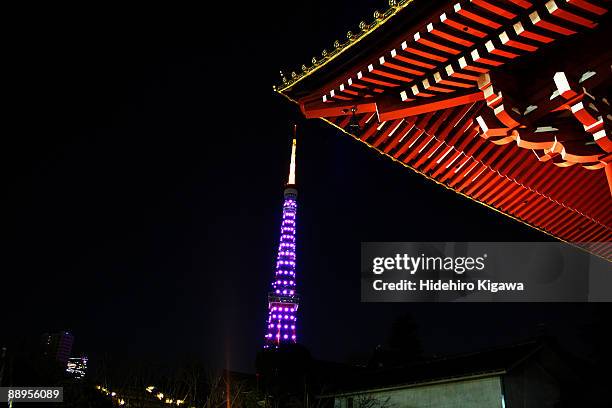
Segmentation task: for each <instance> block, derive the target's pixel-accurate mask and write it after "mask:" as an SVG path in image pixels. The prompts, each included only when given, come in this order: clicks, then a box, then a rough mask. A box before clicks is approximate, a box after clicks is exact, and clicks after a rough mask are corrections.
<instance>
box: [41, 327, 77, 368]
mask: <svg viewBox="0 0 612 408" xmlns="http://www.w3.org/2000/svg"><path fill="white" fill-rule="evenodd" d="M73 343H74V336H73V335H72V334H71V333H70V332H68V331H61V332H58V333H45V334H43V335H42V338H41V345H42V350H43V354H44V355H45V356H47V357H49V358H51V359H53V360H55V361H57V362H59V363H61V364H62V365H66V363H67V362H68V358H69V357H70V353H72V344H73Z"/></svg>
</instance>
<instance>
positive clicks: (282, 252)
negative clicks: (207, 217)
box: [264, 127, 299, 348]
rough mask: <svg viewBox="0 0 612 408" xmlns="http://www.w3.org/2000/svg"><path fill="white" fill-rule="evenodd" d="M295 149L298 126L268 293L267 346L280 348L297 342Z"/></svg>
mask: <svg viewBox="0 0 612 408" xmlns="http://www.w3.org/2000/svg"><path fill="white" fill-rule="evenodd" d="M295 150H296V141H295V127H294V136H293V144H292V147H291V164H290V166H289V179H288V181H287V185H286V187H285V194H284V196H285V201H284V203H283V220H282V223H281V234H280V243H279V245H278V255H277V257H276V271H275V273H274V280H273V281H272V291H271V292H269V294H268V321H267V330H266V336H265V345H264V348H276V347H278V346H280V345H281V344H291V343H296V342H297V334H296V326H297V309H298V306H299V296H298V294H297V291H296V276H295V227H296V224H295V221H296V214H297V189H296V186H295Z"/></svg>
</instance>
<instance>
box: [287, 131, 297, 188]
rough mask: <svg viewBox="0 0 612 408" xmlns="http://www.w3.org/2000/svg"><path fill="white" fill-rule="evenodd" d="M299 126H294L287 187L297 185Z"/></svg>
mask: <svg viewBox="0 0 612 408" xmlns="http://www.w3.org/2000/svg"><path fill="white" fill-rule="evenodd" d="M296 136H297V125H296V124H294V125H293V143H292V144H291V164H290V165H289V180H288V181H287V185H290V186H293V185H295V150H296Z"/></svg>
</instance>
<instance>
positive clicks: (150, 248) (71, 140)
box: [0, 0, 591, 371]
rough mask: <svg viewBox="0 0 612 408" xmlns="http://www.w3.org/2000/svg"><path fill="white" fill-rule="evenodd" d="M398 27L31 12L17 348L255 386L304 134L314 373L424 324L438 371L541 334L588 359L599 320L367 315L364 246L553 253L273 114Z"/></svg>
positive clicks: (5, 235) (289, 11) (308, 323)
mask: <svg viewBox="0 0 612 408" xmlns="http://www.w3.org/2000/svg"><path fill="white" fill-rule="evenodd" d="M32 7H34V6H32ZM54 7H57V5H54ZM147 7H150V6H147ZM385 7H386V1H382V0H377V1H369V2H355V1H345V0H343V1H333V2H332V1H319V2H282V3H278V4H267V5H266V3H265V2H256V3H251V4H250V5H249V6H247V7H246V8H243V7H241V6H240V5H238V4H229V3H228V4H226V5H222V4H219V5H217V6H211V7H210V8H208V9H198V10H195V9H192V10H190V9H173V10H169V9H156V10H153V9H149V8H142V9H131V10H127V9H123V8H114V9H110V8H109V9H104V8H101V6H100V8H91V9H86V8H84V6H83V5H81V6H79V8H77V9H72V8H65V9H57V8H53V9H51V8H49V9H30V10H21V11H19V12H15V14H14V16H13V17H14V21H16V22H17V23H18V24H17V26H18V28H17V29H15V30H14V31H13V32H12V33H11V36H10V38H9V39H8V41H9V43H10V47H9V48H10V55H11V57H10V58H8V57H7V58H5V64H8V65H9V68H10V69H9V71H10V74H5V76H4V81H5V85H8V88H10V92H9V95H10V97H9V98H8V99H7V100H8V101H9V104H10V108H9V110H8V111H5V115H7V117H8V118H9V119H10V121H11V122H14V123H15V124H16V126H15V127H13V128H12V130H10V131H8V132H5V133H4V135H3V138H2V149H1V153H0V154H1V155H2V158H1V160H0V161H1V166H2V172H1V174H2V175H1V177H2V186H3V188H2V193H3V194H2V196H3V197H2V202H3V203H4V204H5V206H4V210H3V211H2V218H1V224H0V225H1V226H2V227H1V230H2V234H1V237H2V242H1V244H2V250H3V252H4V254H3V255H2V264H1V265H2V266H1V269H2V283H1V284H0V292H1V294H0V299H1V300H0V310H1V311H2V319H1V320H2V324H1V325H0V327H1V328H0V340H2V339H8V340H11V339H16V338H25V337H29V338H37V336H39V335H40V334H41V333H43V332H45V331H48V330H52V331H53V330H60V329H70V330H72V331H73V333H74V335H75V338H76V343H75V348H76V349H77V350H78V351H86V352H103V351H109V352H123V353H131V354H138V353H150V354H153V355H159V356H160V358H162V357H163V358H170V359H172V358H179V357H181V356H183V355H185V354H187V353H192V354H196V355H198V356H201V357H202V358H203V359H205V360H207V361H210V362H212V363H220V362H221V359H222V358H223V357H224V356H226V355H229V366H230V367H232V368H234V369H237V370H243V371H253V363H254V357H255V352H256V351H257V350H258V349H259V348H260V347H261V346H262V344H263V335H264V322H265V318H266V315H267V310H266V293H267V291H268V289H269V283H270V280H271V278H272V276H273V271H274V263H275V251H276V249H277V245H278V235H279V226H280V218H281V205H282V190H283V183H284V182H285V180H286V176H287V169H288V160H289V151H290V150H289V149H290V134H291V132H290V129H291V123H293V122H295V121H297V123H298V126H299V128H298V133H299V141H298V164H297V172H298V173H297V180H298V181H297V183H298V189H299V198H298V203H299V209H298V232H297V234H298V237H297V245H298V285H299V291H300V292H301V294H302V304H301V306H300V308H301V316H300V326H299V332H298V335H299V338H300V340H301V342H302V343H303V344H305V345H306V346H307V347H308V348H309V349H310V350H311V352H312V354H313V355H314V356H315V357H317V358H322V359H329V360H335V361H345V360H346V359H347V358H348V357H349V356H350V355H351V354H353V353H356V352H364V351H369V350H372V349H373V347H375V346H376V345H377V344H380V343H384V341H385V339H386V337H387V334H388V330H389V327H390V325H391V322H392V321H393V320H394V318H396V317H397V316H399V315H401V314H403V313H406V312H410V313H412V315H413V316H414V317H415V319H416V321H417V322H418V324H419V326H420V333H421V337H422V341H423V343H424V347H425V350H426V351H427V352H429V353H434V352H435V353H442V352H457V351H463V350H473V349H477V348H480V347H485V346H492V345H496V344H502V343H507V342H511V341H514V340H517V339H522V338H525V337H528V336H530V335H533V334H535V333H536V326H537V325H538V323H544V324H546V325H547V327H548V329H549V331H550V332H552V333H553V334H556V335H558V336H560V338H561V340H562V342H564V343H566V344H568V345H570V346H571V347H572V345H576V344H579V330H580V327H581V326H580V325H581V324H582V323H583V322H584V321H585V320H588V317H589V313H590V310H591V309H590V307H589V306H588V305H581V304H574V305H572V304H566V305H561V304H531V305H530V304H507V305H504V304H459V305H457V304H365V303H364V304H362V303H360V298H359V285H360V280H359V276H360V272H359V253H360V242H362V241H549V240H551V238H549V237H548V236H546V235H544V234H542V233H540V232H538V231H536V230H533V229H531V228H529V227H527V226H525V225H523V224H521V223H518V222H516V221H513V220H511V219H509V218H507V217H505V216H503V215H501V214H498V213H496V212H494V211H492V210H490V209H488V208H485V207H484V206H481V205H479V204H477V203H475V202H472V201H470V200H468V199H466V198H464V197H461V196H459V195H457V194H455V193H454V192H452V191H450V190H446V189H444V188H442V187H440V186H438V185H436V184H434V183H433V182H431V181H428V180H426V179H425V178H423V177H422V176H420V175H417V174H415V173H413V172H412V171H410V170H408V169H406V168H404V167H402V166H400V165H398V164H396V163H393V162H392V161H390V160H389V159H386V158H384V157H382V156H380V155H379V154H378V153H376V152H375V151H374V150H371V149H368V148H367V147H366V146H365V145H363V144H361V143H358V142H357V141H355V140H353V139H352V138H350V137H348V136H346V135H344V134H341V133H339V132H338V131H336V130H335V129H333V128H332V127H330V126H328V125H327V124H325V123H323V122H322V121H318V120H309V121H306V120H304V119H301V118H300V115H299V111H298V109H297V108H296V107H295V106H293V105H291V104H290V103H289V102H288V101H287V100H285V99H284V98H282V97H280V96H278V95H276V94H275V93H273V91H272V85H273V84H275V83H277V81H278V80H279V75H278V73H279V69H285V70H286V71H291V70H293V69H299V67H300V66H301V64H302V63H307V62H308V61H310V59H311V58H312V56H314V55H319V53H320V52H321V50H322V49H323V48H327V49H329V48H330V47H331V45H332V43H333V41H334V40H336V39H343V38H344V36H345V34H346V31H348V30H349V29H351V30H353V31H354V30H355V29H356V27H357V25H358V23H359V21H360V20H362V19H365V20H367V21H370V19H371V16H372V13H373V11H374V10H376V9H377V8H378V9H384V8H385ZM576 347H577V346H576Z"/></svg>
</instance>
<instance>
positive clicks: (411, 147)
mask: <svg viewBox="0 0 612 408" xmlns="http://www.w3.org/2000/svg"><path fill="white" fill-rule="evenodd" d="M606 5H607V4H606V3H605V2H602V1H600V0H549V1H544V0H533V1H528V0H470V1H467V0H463V1H458V2H455V3H453V2H449V1H442V0H435V1H424V0H412V1H399V2H393V1H391V2H390V8H389V9H388V10H387V11H385V12H382V13H375V18H374V21H373V22H372V23H370V24H367V23H362V24H360V30H361V31H360V32H359V33H358V34H353V33H349V34H348V35H347V40H346V41H345V42H344V43H340V42H336V44H335V48H334V49H333V51H330V52H327V51H324V52H323V54H322V56H321V57H320V58H315V59H313V64H312V65H309V66H306V65H305V66H303V69H302V73H301V74H297V73H292V74H291V75H290V77H289V78H285V79H284V81H283V83H282V84H280V85H278V86H276V87H275V90H276V91H277V92H278V93H280V94H281V95H283V96H285V97H286V98H288V99H289V100H291V101H292V102H294V103H297V104H298V105H299V106H300V109H301V111H302V113H303V114H304V116H305V117H307V118H320V119H322V120H324V121H325V122H327V123H328V124H330V125H332V126H334V127H336V128H338V129H339V130H341V131H342V132H343V133H346V134H348V135H350V136H352V137H353V138H355V139H357V140H359V141H361V142H363V143H364V144H366V145H367V146H368V147H370V148H373V149H375V150H377V151H378V152H379V153H381V154H383V155H385V156H387V157H389V158H390V159H392V160H394V161H396V162H398V163H400V164H402V165H404V166H406V167H408V168H410V169H411V170H414V171H416V172H417V173H419V174H421V175H423V176H425V177H427V178H428V179H431V180H432V181H434V182H436V183H438V184H440V185H442V186H444V187H446V188H449V189H451V190H453V191H455V192H457V193H459V194H461V195H463V196H465V197H467V198H470V199H471V200H474V201H476V202H478V203H480V204H483V205H485V206H487V207H489V208H491V209H493V210H495V211H499V212H501V213H503V214H505V215H507V216H509V217H511V218H514V219H516V220H518V221H520V222H523V223H525V224H527V225H529V226H531V227H533V228H536V229H538V230H540V231H542V232H544V233H546V234H549V235H552V236H554V237H556V238H558V239H560V240H563V241H567V242H570V243H574V244H579V245H580V246H582V247H583V248H586V249H587V250H589V251H591V252H592V253H595V254H597V255H600V256H602V257H604V258H606V259H608V260H612V245H611V244H610V242H611V241H612V211H610V209H611V208H612V195H611V192H612V167H611V166H612V165H608V163H610V162H612V138H611V133H610V122H611V120H612V111H611V110H610V101H609V100H608V99H606V96H608V97H609V95H611V94H612V92H611V89H612V88H611V81H610V78H611V66H610V61H612V50H611V49H610V47H608V45H607V44H606V43H605V42H604V41H602V39H604V38H611V37H612V35H611V34H612V32H611V24H610V18H609V16H610V13H608V10H607V8H606Z"/></svg>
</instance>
